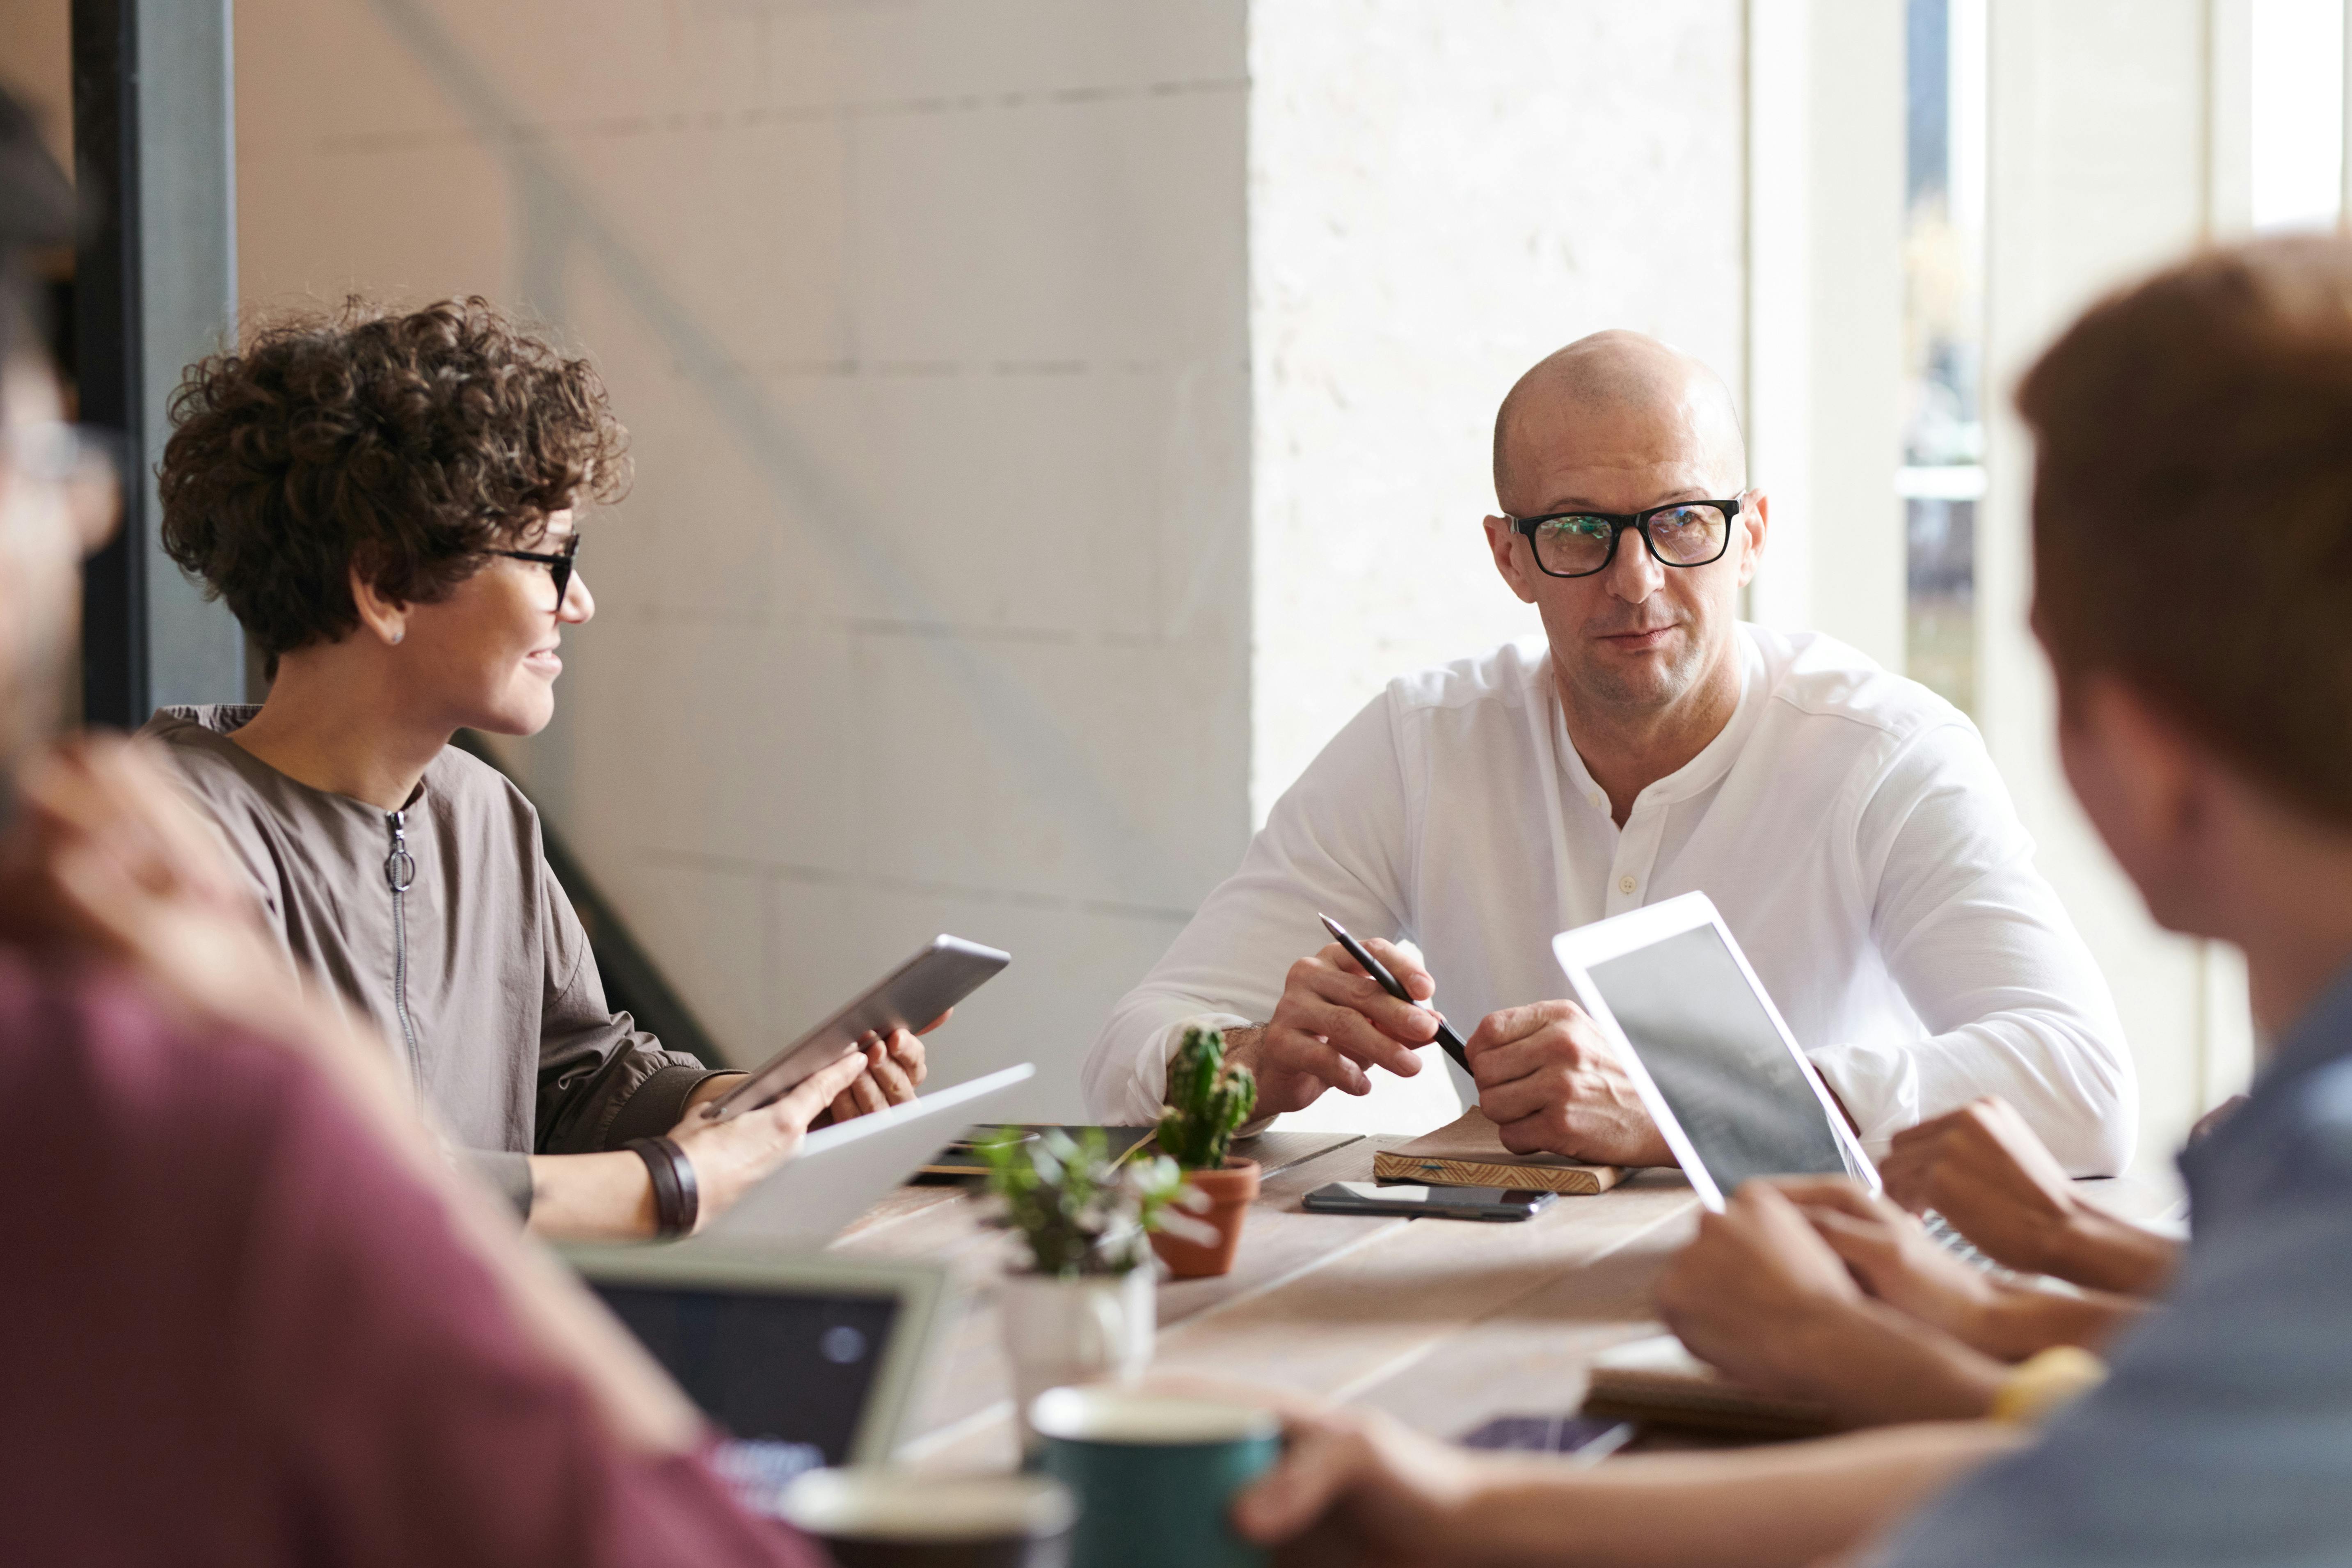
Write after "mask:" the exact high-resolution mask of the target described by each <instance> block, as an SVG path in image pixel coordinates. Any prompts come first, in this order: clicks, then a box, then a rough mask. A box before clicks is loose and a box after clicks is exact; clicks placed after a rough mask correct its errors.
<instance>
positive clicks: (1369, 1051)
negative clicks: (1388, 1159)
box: [1232, 937, 1438, 1116]
mask: <svg viewBox="0 0 2352 1568" xmlns="http://www.w3.org/2000/svg"><path fill="white" fill-rule="evenodd" d="M1364 945H1365V946H1366V947H1367V948H1369V949H1370V951H1371V954H1372V956H1373V957H1374V958H1377V959H1379V960H1380V961H1381V963H1383V964H1385V965H1387V967H1388V972H1389V973H1391V974H1393V975H1395V976H1396V978H1397V981H1398V983H1399V984H1402V985H1403V987H1404V988H1405V990H1406V991H1408V992H1409V993H1411V994H1412V995H1413V996H1414V997H1415V998H1416V999H1418V1000H1420V1001H1423V1002H1426V1001H1427V1000H1428V999H1429V998H1430V997H1432V996H1433V995H1435V994H1437V984H1436V982H1434V981H1433V980H1431V979H1430V977H1429V971H1428V970H1426V969H1423V967H1422V965H1421V956H1420V954H1418V953H1416V952H1413V951H1412V949H1411V948H1409V947H1402V946H1399V945H1398V944H1396V943H1394V942H1382V941H1381V940H1380V939H1379V938H1377V937H1375V938H1373V939H1372V940H1370V942H1366V943H1365V944H1364ZM1437 1025H1438V1016H1437V1015H1436V1014H1435V1013H1433V1012H1432V1011H1430V1010H1429V1009H1428V1008H1427V1007H1425V1006H1414V1005H1412V1004H1411V1003H1405V1002H1400V1001H1398V1000H1397V999H1396V998H1395V997H1393V996H1391V995H1390V994H1388V993H1387V992H1385V991H1383V990H1381V986H1380V982H1378V981H1377V980H1374V979H1373V978H1372V977H1371V976H1370V975H1369V974H1367V973H1364V971H1363V970H1362V969H1361V968H1360V967H1359V966H1358V964H1357V963H1356V961H1355V960H1354V959H1352V958H1349V956H1348V950H1347V949H1345V948H1343V947H1341V946H1340V945H1339V943H1338V942H1333V943H1331V944H1330V945H1329V946H1328V947H1326V948H1324V949H1323V950H1322V951H1321V952H1318V953H1316V954H1315V955H1314V956H1313V957H1312V958H1302V959H1300V960H1299V961H1298V962H1297V963H1294V964H1292V965H1291V966H1290V973H1289V974H1288V975H1287V976H1286V977H1285V979H1284V981H1283V984H1282V999H1281V1000H1280V1001H1279V1002H1276V1004H1275V1006H1274V1016H1273V1018H1271V1019H1270V1020H1268V1021H1267V1023H1266V1026H1265V1028H1263V1029H1261V1030H1259V1031H1258V1032H1257V1037H1256V1038H1255V1040H1248V1039H1243V1040H1241V1041H1239V1042H1237V1043H1236V1045H1235V1047H1234V1051H1233V1058H1232V1059H1234V1061H1236V1062H1238V1063H1240V1064H1241V1065H1242V1066H1244V1067H1246V1068H1249V1069H1250V1070H1251V1071H1252V1072H1254V1073H1255V1074H1256V1075H1257V1110H1258V1114H1259V1115H1261V1116H1271V1115H1274V1114H1276V1112H1279V1111H1285V1110H1305V1109H1306V1108H1307V1106H1309V1105H1312V1104H1314V1103H1315V1101H1316V1100H1318V1099H1320V1098H1321V1097H1322V1094H1323V1091H1324V1090H1325V1089H1338V1090H1339V1091H1340V1092H1341V1093H1343V1094H1369V1093H1370V1092H1371V1088H1372V1080H1371V1079H1370V1076H1369V1075H1368V1073H1367V1070H1366V1069H1368V1068H1376V1067H1377V1068H1387V1069H1388V1070H1389V1071H1391V1072H1392V1073H1395V1074H1396V1075H1397V1076H1398V1077H1400V1078H1411V1077H1412V1076H1413V1075H1414V1074H1415V1073H1418V1072H1419V1071H1421V1058H1418V1057H1416V1056H1414V1055H1413V1054H1412V1053H1413V1050H1414V1047H1419V1046H1425V1045H1427V1044H1429V1042H1430V1041H1432V1040H1433V1039H1435V1038H1437ZM1234 1033H1235V1034H1236V1035H1239V1034H1241V1031H1239V1030H1235V1031H1234Z"/></svg>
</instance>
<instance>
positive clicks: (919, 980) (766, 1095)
mask: <svg viewBox="0 0 2352 1568" xmlns="http://www.w3.org/2000/svg"><path fill="white" fill-rule="evenodd" d="M1012 962H1013V955H1012V954H1011V953H1009V952H999V951H998V950H997V949H995V948H992V947H982V945H981V944H980V943H978V942H966V941H964V940H963V939H962V938H961V937H954V936H942V937H940V938H938V939H937V940H936V941H934V942H931V943H930V945H929V946H928V947H925V948H924V949H922V950H921V951H920V952H917V953H916V954H915V956H914V957H912V958H910V959H908V960H907V962H906V963H902V964H900V965H899V966H898V968H896V969H894V970H892V971H891V972H890V973H887V974H886V975H884V976H883V977H882V978H881V979H879V980H877V981H876V982H875V983H874V984H871V985H869V986H867V987H866V991H865V993H864V994H862V995H860V996H858V997H857V998H856V1000H855V1001H853V1002H851V1003H850V1004H849V1005H847V1006H845V1007H844V1008H842V1009H841V1011H839V1012H838V1013H835V1015H834V1016H832V1017H830V1018H827V1019H826V1020H825V1021H824V1023H822V1024H819V1025H818V1026H816V1027H815V1028H814V1029H811V1030H810V1031H809V1032H808V1033H807V1034H805V1035H803V1036H802V1037H800V1038H799V1039H797V1040H794V1041H793V1043H792V1044H791V1045H789V1046H786V1047H784V1048H783V1049H782V1050H781V1051H778V1052H777V1053H776V1054H775V1055H774V1056H772V1057H771V1058H768V1060H767V1061H766V1062H765V1063H764V1064H762V1065H761V1068H760V1069H759V1070H758V1071H756V1072H754V1073H753V1074H752V1075H751V1077H750V1078H748V1079H744V1080H743V1081H742V1082H741V1083H740V1084H738V1085H737V1086H736V1087H735V1089H734V1091H733V1092H732V1093H730V1094H728V1095H726V1096H725V1097H724V1098H722V1099H721V1100H719V1105H718V1108H717V1110H716V1111H715V1112H714V1115H715V1117H716V1119H717V1120H719V1121H728V1120H730V1119H731V1118H733V1117H737V1116H740V1115H742V1114H743V1112H745V1111H747V1110H758V1109H760V1107H761V1106H763V1105H769V1104H772V1103H773V1102H775V1101H776V1100H781V1099H782V1098H783V1097H784V1095H785V1094H786V1093H787V1092H789V1091H790V1090H791V1089H792V1087H793V1085H794V1084H796V1083H798V1082H800V1081H801V1080H802V1079H804V1078H807V1077H808V1076H809V1075H810V1074H812V1073H814V1072H817V1071H820V1070H822V1069H823V1068H826V1067H829V1066H831V1065H832V1064H833V1063H835V1062H837V1061H839V1060H840V1059H841V1058H843V1057H844V1056H845V1055H847V1054H848V1053H849V1052H851V1051H853V1050H855V1049H856V1048H857V1042H858V1040H859V1039H861V1038H862V1037H864V1036H865V1035H866V1033H867V1032H868V1031H872V1032H874V1033H876V1034H881V1035H887V1034H888V1033H889V1032H890V1031H891V1030H893V1029H919V1028H922V1027H924V1026H927V1025H929V1024H930V1023H932V1022H933V1021H934V1020H936V1019H937V1018H938V1017H939V1016H940V1014H942V1013H944V1012H946V1011H947V1010H948V1009H949V1008H950V1007H952V1006H954V1005H956V1004H957V1003H959V1002H961V1001H962V1000H963V999H964V998H965V997H967V996H969V995H971V994H972V993H973V992H975V991H977V990H979V989H980V988H981V986H982V985H983V984H987V983H988V981H989V980H990V979H991V978H992V977H993V976H994V975H995V973H997V971H999V970H1001V969H1003V967H1004V966H1005V965H1006V964H1008V963H1012Z"/></svg>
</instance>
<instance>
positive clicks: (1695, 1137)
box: [1551, 893, 1879, 1211]
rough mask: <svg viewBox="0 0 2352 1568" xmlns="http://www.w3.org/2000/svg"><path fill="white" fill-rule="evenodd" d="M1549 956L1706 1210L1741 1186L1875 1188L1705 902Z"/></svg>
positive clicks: (1693, 898)
mask: <svg viewBox="0 0 2352 1568" xmlns="http://www.w3.org/2000/svg"><path fill="white" fill-rule="evenodd" d="M1551 945H1552V952H1554V953H1555V954H1556V955H1558V957H1559V966H1560V968H1561V969H1562V970H1564V971H1566V972H1567V974H1568V984H1569V988H1570V991H1571V992H1573V993H1574V994H1575V998H1576V1003H1577V1005H1579V1006H1580V1007H1582V1008H1583V1009H1584V1010H1585V1012H1587V1013H1589V1014H1591V1016H1592V1019H1593V1022H1595V1023H1597V1024H1599V1025H1600V1026H1601V1031H1602V1032H1603V1033H1604V1034H1606V1035H1608V1036H1609V1037H1610V1038H1611V1040H1612V1042H1613V1043H1614V1044H1615V1045H1616V1046H1617V1047H1618V1052H1619V1054H1620V1056H1622V1058H1623V1059H1624V1063H1625V1067H1626V1068H1627V1070H1628V1071H1629V1072H1630V1073H1631V1074H1632V1076H1633V1082H1634V1085H1635V1087H1636V1088H1638V1089H1640V1091H1641V1095H1642V1102H1643V1105H1644V1106H1646V1107H1647V1108H1648V1109H1649V1112H1650V1118H1651V1120H1652V1121H1655V1122H1656V1123H1657V1124H1658V1131H1660V1132H1661V1133H1662V1134H1664V1137H1665V1140H1666V1144H1667V1146H1668V1147H1669V1148H1671V1149H1673V1150H1674V1152H1675V1158H1676V1159H1677V1160H1679V1161H1680V1162H1681V1163H1682V1168H1683V1173H1684V1174H1685V1175H1686V1176H1688V1177H1689V1178H1690V1184H1691V1186H1692V1187H1693V1188H1694V1189H1695V1190H1696V1192H1697V1194H1698V1196H1699V1201H1700V1202H1702V1203H1704V1204H1706V1206H1707V1207H1708V1208H1710V1209H1715V1210H1718V1211H1719V1210H1721V1209H1722V1207H1723V1204H1724V1198H1725V1196H1726V1194H1729V1193H1732V1192H1735V1191H1737V1190H1738V1186H1739V1184H1741V1183H1742V1182H1745V1181H1747V1180H1748V1178H1749V1177H1751V1176H1789V1175H1847V1176H1852V1177H1853V1178H1854V1179H1855V1180H1856V1181H1858V1182H1861V1183H1863V1184H1865V1185H1867V1186H1868V1187H1869V1188H1870V1190H1871V1191H1873V1192H1876V1191H1878V1190H1879V1183H1878V1170H1877V1167H1876V1166H1874V1165H1873V1164H1872V1163H1870V1159H1869V1157H1868V1156H1867V1155H1865V1154H1864V1152H1863V1151H1862V1145H1861V1143H1860V1142H1857V1141H1856V1140H1855V1138H1854V1136H1853V1130H1852V1129H1851V1128H1849V1127H1848V1126H1847V1125H1846V1120H1845V1116H1844V1114H1843V1112H1841V1111H1840V1110H1838V1108H1837V1104H1836V1102H1835V1101H1834V1100H1832V1099H1831V1098H1830V1092H1829V1089H1828V1086H1827V1085H1825V1084H1823V1083H1822V1076H1821V1074H1820V1073H1818V1072H1816V1071H1815V1070H1814V1068H1813V1064H1812V1063H1811V1062H1810V1061H1808V1060H1806V1059H1805V1053H1804V1052H1803V1051H1801V1050H1800V1049H1798V1048H1797V1042H1796V1038H1795V1037H1793V1036H1791V1035H1790V1033H1789V1026H1788V1025H1787V1024H1786V1023H1785V1022H1783V1021H1782V1020H1781V1017H1780V1009H1779V1008H1777V1007H1775V1006H1773V1005H1772V998H1771V997H1770V996H1769V995H1768V994H1766V993H1765V990H1764V984H1763V982H1761V981H1759V979H1757V978H1756V971H1755V970H1753V969H1751V968H1750V967H1748V955H1747V954H1745V953H1743V952H1740V951H1739V943H1738V942H1736V941H1734V940H1733V939H1732V935H1731V931H1730V928H1729V927H1727V926H1726V925H1725V924H1724V923H1723V917H1722V916H1721V915H1720V914H1718V913H1717V912H1716V908H1715V903H1714V900H1710V899H1709V898H1708V897H1707V896H1706V894H1705V893H1685V894H1683V895H1682V896H1681V897H1680V898H1675V899H1668V900H1665V901H1664V902H1663V903H1657V904H1652V905H1650V906H1649V907H1648V908H1646V909H1640V910H1628V911H1627V912H1626V913H1624V914H1622V915H1612V916H1611V917H1610V918H1609V919H1607V920H1604V921H1594V922H1593V923H1592V924H1591V925H1587V926H1580V927H1578V928H1577V929H1576V930H1574V931H1562V932H1560V933H1559V935H1558V936H1556V937H1554V938H1552V943H1551Z"/></svg>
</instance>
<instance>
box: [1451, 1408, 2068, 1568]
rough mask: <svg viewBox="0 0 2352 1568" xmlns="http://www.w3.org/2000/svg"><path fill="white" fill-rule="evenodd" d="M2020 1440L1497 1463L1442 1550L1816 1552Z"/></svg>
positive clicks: (1626, 1559)
mask: <svg viewBox="0 0 2352 1568" xmlns="http://www.w3.org/2000/svg"><path fill="white" fill-rule="evenodd" d="M2024 1440H2025V1437H2024V1435H2023V1434H2021V1433H2020V1432H2019V1431H2018V1430H2017V1429H2016V1428H2014V1427H2009V1426H1997V1425H1995V1424H1993V1423H1991V1422H1985V1421H1971V1422H1943V1423H1936V1424H1932V1425H1923V1426H1900V1427H1891V1428H1887V1429H1885V1430H1882V1431H1875V1432H1862V1433H1855V1434H1853V1435H1851V1436H1843V1437H1832V1438H1824V1439H1822V1440H1820V1441H1818V1442H1811V1443H1790V1444H1784V1445H1780V1446H1778V1447H1769V1448H1756V1449H1748V1450H1746V1451H1743V1452H1740V1453H1734V1454H1656V1455H1636V1456H1634V1457H1633V1458H1623V1459H1613V1460H1612V1461H1610V1462H1609V1463H1608V1464H1607V1465H1604V1466H1601V1467H1600V1468H1595V1469H1589V1470H1582V1469H1578V1470H1571V1469H1567V1468H1562V1467H1560V1466H1558V1465H1544V1464H1539V1463H1536V1462H1533V1461H1518V1462H1503V1463H1497V1464H1496V1465H1494V1466H1493V1467H1492V1468H1490V1469H1488V1470H1487V1473H1486V1479H1485V1480H1483V1481H1482V1482H1481V1483H1480V1485H1479V1486H1478V1487H1477V1488H1476V1489H1475V1492H1474V1494H1473V1495H1472V1496H1471V1497H1470V1498H1468V1499H1467V1500H1465V1502H1464V1503H1463V1504H1462V1505H1461V1508H1460V1515H1461V1517H1460V1522H1459V1525H1458V1528H1457V1529H1456V1530H1455V1531H1454V1532H1453V1533H1454V1538H1455V1539H1456V1540H1458V1541H1459V1542H1460V1555H1459V1556H1458V1557H1456V1558H1454V1559H1453V1560H1454V1561H1458V1562H1462V1563H1479V1564H1491V1565H1493V1568H1536V1565H1538V1564H1558V1563H1576V1564H1579V1565H1580V1568H1668V1565H1670V1564H1694V1565H1696V1564H1707V1565H1710V1568H1711V1565H1713V1564H1718V1563H1741V1564H1744V1565H1747V1568H1770V1565H1774V1564H1781V1563H1787V1564H1797V1563H1816V1562H1819V1561H1821V1560H1822V1559H1824V1558H1826V1557H1829V1556H1832V1554H1835V1553H1839V1552H1846V1551H1850V1550H1851V1549H1853V1547H1855V1546H1857V1545H1859V1544H1861V1543H1862V1542H1866V1541H1868V1540H1870V1539H1872V1538H1873V1537H1874V1536H1876V1535H1879V1534H1880V1533H1882V1532H1884V1531H1885V1530H1886V1529H1887V1528H1888V1527H1889V1526H1890V1525H1892V1524H1894V1523H1895V1521H1899V1520H1901V1519H1902V1518H1904V1517H1905V1516H1906V1515H1907V1514H1909V1513H1911V1512H1912V1511H1913V1510H1916V1508H1917V1507H1918V1505H1919V1504H1920V1503H1921V1502H1922V1501H1924V1500H1926V1499H1927V1497H1929V1496H1930V1495H1932V1494H1933V1493H1935V1492H1937V1491H1938V1490H1940V1489H1943V1488H1944V1487H1946V1486H1948V1485H1949V1484H1950V1483H1951V1482H1952V1481H1954V1480H1957V1479H1959V1478H1960V1477H1961V1476H1963V1475H1965V1474H1967V1473H1968V1472H1969V1471H1970V1470H1973V1469H1975V1468H1978V1467H1979V1466H1980V1465H1982V1464H1984V1463H1985V1462H1986V1461H1988V1460H1990V1459H1992V1458H1996V1457H1998V1456H1999V1455H2000V1454H2002V1453H2005V1452H2007V1451H2008V1450H2009V1449H2010V1448H2011V1447H2015V1446H2017V1445H2018V1444H2019V1443H2021V1442H2022V1441H2024Z"/></svg>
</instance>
